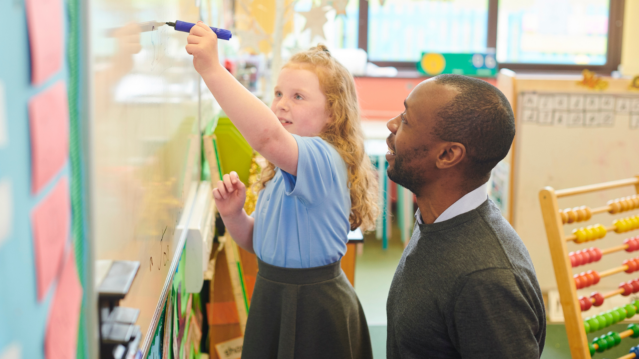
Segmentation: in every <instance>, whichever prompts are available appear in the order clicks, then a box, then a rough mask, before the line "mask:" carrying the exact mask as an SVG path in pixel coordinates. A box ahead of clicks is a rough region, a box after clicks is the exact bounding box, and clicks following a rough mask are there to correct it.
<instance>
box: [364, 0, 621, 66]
mask: <svg viewBox="0 0 639 359" xmlns="http://www.w3.org/2000/svg"><path fill="white" fill-rule="evenodd" d="M624 7H625V0H610V11H609V14H608V43H607V49H606V63H605V64H604V65H562V64H535V63H512V62H504V63H498V69H503V68H507V69H510V70H518V71H537V72H579V71H582V70H584V69H588V70H590V71H594V72H600V73H608V74H609V73H611V72H612V71H616V70H617V69H618V68H619V64H621V46H622V40H623V22H624ZM498 14H499V0H488V31H487V39H486V47H487V48H496V46H497V17H498ZM357 46H358V47H359V48H360V49H363V50H364V51H368V0H359V24H358V35H357ZM372 63H374V64H375V65H377V66H393V67H396V68H397V69H398V70H416V68H415V62H410V61H372Z"/></svg>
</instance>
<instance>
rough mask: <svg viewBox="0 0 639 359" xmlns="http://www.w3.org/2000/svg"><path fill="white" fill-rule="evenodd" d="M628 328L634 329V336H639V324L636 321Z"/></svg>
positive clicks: (632, 335)
mask: <svg viewBox="0 0 639 359" xmlns="http://www.w3.org/2000/svg"><path fill="white" fill-rule="evenodd" d="M628 329H630V330H632V334H631V335H630V336H631V337H632V338H639V325H637V324H634V323H633V324H630V325H628ZM638 358H639V357H638Z"/></svg>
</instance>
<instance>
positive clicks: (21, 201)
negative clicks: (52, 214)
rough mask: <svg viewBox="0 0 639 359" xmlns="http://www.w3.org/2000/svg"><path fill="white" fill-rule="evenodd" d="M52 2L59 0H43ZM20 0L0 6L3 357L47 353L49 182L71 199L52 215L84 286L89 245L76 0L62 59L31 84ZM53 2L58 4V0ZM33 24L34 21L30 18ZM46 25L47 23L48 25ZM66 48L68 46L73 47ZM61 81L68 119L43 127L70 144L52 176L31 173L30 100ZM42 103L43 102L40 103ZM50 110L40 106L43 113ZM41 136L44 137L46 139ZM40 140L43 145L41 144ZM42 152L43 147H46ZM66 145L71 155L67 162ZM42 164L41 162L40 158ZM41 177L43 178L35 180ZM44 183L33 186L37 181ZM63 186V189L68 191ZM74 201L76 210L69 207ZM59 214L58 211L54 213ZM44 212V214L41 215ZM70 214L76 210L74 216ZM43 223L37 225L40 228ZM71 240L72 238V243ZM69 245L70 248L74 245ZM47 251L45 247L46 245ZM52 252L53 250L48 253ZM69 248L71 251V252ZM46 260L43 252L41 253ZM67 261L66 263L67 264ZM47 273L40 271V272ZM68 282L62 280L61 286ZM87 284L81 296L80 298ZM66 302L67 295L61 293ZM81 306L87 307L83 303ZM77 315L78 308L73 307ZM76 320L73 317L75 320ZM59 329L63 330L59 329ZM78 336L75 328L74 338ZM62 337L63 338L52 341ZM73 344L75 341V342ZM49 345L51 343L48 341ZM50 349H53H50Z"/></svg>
mask: <svg viewBox="0 0 639 359" xmlns="http://www.w3.org/2000/svg"><path fill="white" fill-rule="evenodd" d="M45 3H47V2H45ZM48 3H49V4H51V3H54V4H56V2H48ZM26 5H27V4H26V3H25V1H24V0H3V1H0V14H2V15H3V28H4V31H2V32H0V53H1V56H0V216H1V217H2V219H0V358H3V359H4V358H12V359H13V358H29V359H32V358H33V359H38V358H44V357H45V350H46V349H45V348H46V347H47V345H46V344H45V342H46V336H47V325H48V324H49V323H50V322H51V321H52V320H53V319H52V317H53V316H52V315H51V313H52V307H53V303H54V302H55V299H58V302H61V297H60V296H59V294H58V297H57V298H56V293H59V292H58V291H57V289H58V287H59V285H60V284H61V282H62V281H61V280H60V278H61V277H62V275H61V273H63V267H62V265H63V264H64V260H62V261H61V262H60V264H59V265H58V266H57V267H56V269H55V270H50V271H43V270H42V268H45V267H40V268H41V271H38V270H37V266H36V262H38V259H37V258H38V256H37V255H36V249H35V245H34V243H35V239H34V238H35V236H34V229H33V228H34V218H35V217H36V213H37V209H38V208H42V206H43V203H45V201H46V200H47V199H49V200H50V199H51V198H52V197H53V196H52V194H54V191H53V190H54V189H60V188H62V189H64V190H65V191H63V192H65V193H66V194H65V201H66V203H68V204H71V203H73V205H72V206H71V205H68V206H66V209H67V210H68V213H64V214H63V215H62V216H60V217H57V218H66V219H67V220H66V222H68V223H60V222H61V221H53V223H50V224H52V225H54V226H68V228H69V230H68V232H65V233H68V236H65V237H66V238H63V245H64V247H63V248H64V249H63V258H71V262H75V264H76V266H77V269H76V273H77V274H75V273H74V276H71V277H73V278H77V279H76V281H77V280H79V283H80V284H81V285H82V286H84V282H85V278H84V271H83V266H84V263H85V258H86V249H85V246H84V245H83V243H84V238H85V237H84V234H83V220H82V205H81V204H82V181H81V176H82V172H81V168H80V166H79V165H80V163H81V158H80V155H81V152H80V151H79V146H80V144H79V133H80V131H81V129H80V128H79V123H78V111H79V109H78V107H77V105H78V103H80V102H79V99H78V94H80V93H81V88H80V87H79V84H80V81H79V77H78V75H77V74H78V73H80V70H79V66H80V64H79V57H78V56H77V54H78V52H77V49H78V47H77V46H78V41H79V39H78V36H79V35H78V33H77V31H76V30H75V25H76V24H77V21H78V17H77V16H78V13H77V12H74V11H75V10H76V9H77V3H75V0H70V3H67V2H66V1H60V2H59V6H60V9H59V10H60V13H61V14H62V29H63V32H62V35H63V36H62V38H63V42H62V46H63V48H62V54H61V56H62V60H61V62H62V66H61V67H58V68H56V69H55V71H54V73H53V74H52V75H50V76H46V79H45V80H44V81H42V82H41V83H38V84H36V85H34V84H32V72H31V62H32V52H31V49H30V39H29V27H28V23H27V10H26ZM56 6H57V4H56ZM32 25H33V24H32ZM45 31H46V29H45ZM68 50H72V51H71V52H70V54H69V53H68ZM70 64H71V68H72V70H71V71H70V70H69V68H70ZM61 83H62V84H63V85H64V90H65V91H63V92H61V93H63V94H65V95H68V99H69V101H68V105H69V106H68V113H69V124H68V127H67V128H64V129H62V130H60V129H58V128H55V131H51V133H50V134H49V131H44V133H41V134H42V135H43V136H44V137H43V138H45V140H48V139H47V137H48V136H59V135H60V134H65V133H66V135H67V136H70V138H69V140H68V141H69V144H68V150H67V151H68V152H66V151H65V152H64V153H63V155H64V158H63V161H62V162H61V163H60V166H54V167H52V168H53V169H52V171H50V172H51V175H50V176H45V177H41V176H40V174H41V172H38V173H37V174H36V173H34V170H33V166H32V160H33V158H34V153H33V147H32V146H33V143H32V136H33V134H32V132H33V128H32V127H31V125H30V117H29V116H30V115H33V113H32V112H30V110H29V103H30V101H33V100H34V98H38V96H41V95H43V94H45V93H49V92H51V91H52V90H53V89H54V88H55V86H58V85H61ZM43 108H44V110H47V109H46V106H45V107H43ZM47 115H48V114H47V113H46V111H45V116H44V117H46V116H47ZM44 142H46V141H44ZM40 148H42V147H40ZM45 152H46V151H45ZM68 153H73V155H72V156H71V158H73V161H74V163H75V165H74V166H72V165H71V162H70V160H69V156H68ZM45 165H46V163H45ZM34 178H44V179H45V180H44V181H40V180H34ZM36 182H37V183H42V185H41V186H36V184H37V183H36ZM66 190H68V192H66ZM72 209H73V213H72ZM58 215H59V213H58ZM45 217H46V216H45ZM72 217H73V218H75V219H74V220H73V221H72ZM44 228H46V227H41V229H44ZM72 243H73V244H74V245H72ZM73 250H74V251H73ZM43 252H44V253H43ZM40 253H41V254H44V256H40V263H41V262H42V261H43V259H42V258H46V257H47V256H50V255H51V253H50V252H46V251H41V252H40ZM51 256H52V255H51ZM69 256H70V257H69ZM45 261H46V260H45ZM65 268H66V267H65ZM43 274H44V276H43ZM46 276H49V277H51V283H50V285H49V286H42V285H41V286H40V288H44V289H40V291H39V289H38V288H39V286H38V283H39V281H40V282H42V281H43V277H46ZM65 288H66V287H65ZM86 292H87V291H86V290H83V293H84V294H83V296H82V297H81V300H82V303H85V300H84V298H85V297H86ZM62 302H66V303H68V301H62ZM83 312H84V309H83ZM77 316H78V317H80V314H77ZM80 318H81V319H79V321H80V324H79V329H78V330H77V332H76V333H81V334H80V340H78V341H77V343H78V344H77V351H76V352H77V357H78V358H83V357H88V354H87V351H86V348H85V344H86V341H85V338H84V326H85V324H84V320H85V316H84V315H82V316H81V317H80ZM76 324H77V323H76ZM56 332H57V335H60V334H61V333H63V332H64V330H57V331H56ZM72 341H73V343H76V338H75V335H74V337H73V338H72ZM56 342H60V341H56ZM73 345H75V344H73ZM50 350H51V348H50ZM49 357H52V355H49Z"/></svg>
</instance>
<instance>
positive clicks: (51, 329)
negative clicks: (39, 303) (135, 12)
mask: <svg viewBox="0 0 639 359" xmlns="http://www.w3.org/2000/svg"><path fill="white" fill-rule="evenodd" d="M73 253H74V252H73V246H71V250H70V251H69V255H67V257H66V259H65V261H64V267H63V268H62V273H61V274H60V280H59V281H58V287H57V288H56V291H55V296H54V297H53V303H52V304H51V309H50V311H49V320H48V322H47V331H46V334H45V338H44V355H45V358H46V359H66V358H75V357H76V356H75V354H76V353H75V351H76V346H77V338H78V326H79V320H80V309H81V306H82V285H81V284H80V281H79V279H78V271H77V270H76V266H75V258H74V256H73Z"/></svg>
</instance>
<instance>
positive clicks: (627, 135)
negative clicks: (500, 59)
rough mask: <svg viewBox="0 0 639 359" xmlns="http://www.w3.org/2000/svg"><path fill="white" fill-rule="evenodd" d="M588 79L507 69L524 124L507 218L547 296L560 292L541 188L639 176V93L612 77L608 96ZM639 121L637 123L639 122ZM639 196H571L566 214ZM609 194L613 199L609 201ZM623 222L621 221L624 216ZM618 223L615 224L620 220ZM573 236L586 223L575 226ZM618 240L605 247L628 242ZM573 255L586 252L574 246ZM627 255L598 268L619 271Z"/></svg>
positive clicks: (513, 158) (610, 282)
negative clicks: (585, 84)
mask: <svg viewBox="0 0 639 359" xmlns="http://www.w3.org/2000/svg"><path fill="white" fill-rule="evenodd" d="M581 78H582V77H581V76H580V75H574V76H567V75H561V76H559V75H555V76H550V75H546V76H543V75H525V74H517V73H514V72H512V71H508V70H502V71H501V72H500V73H499V74H498V87H499V89H500V90H501V91H502V92H503V93H504V94H505V95H506V97H507V98H508V100H509V101H510V103H511V105H512V107H513V111H514V113H515V118H516V130H517V134H516V137H515V141H514V145H513V147H512V148H511V151H510V153H509V155H508V158H507V159H506V160H507V161H508V162H509V163H510V174H509V179H508V184H507V185H508V188H509V189H508V207H509V212H510V216H509V217H507V218H508V219H509V220H510V223H511V224H512V225H513V228H514V229H515V230H516V231H517V233H518V234H519V236H520V237H521V238H522V240H523V242H524V244H525V245H526V247H527V249H528V252H529V253H530V256H531V259H532V261H533V265H534V266H535V271H536V273H537V278H538V280H539V284H540V286H541V289H542V291H550V290H554V289H556V288H557V286H556V280H555V274H554V270H553V266H552V261H551V256H550V250H549V249H548V246H547V241H546V234H545V231H544V224H543V219H542V215H541V208H540V205H539V199H538V194H539V190H540V189H541V188H544V187H545V186H551V187H553V188H558V189H560V188H572V187H578V186H582V185H587V184H591V183H602V182H607V181H612V180H616V179H619V178H630V177H634V176H635V175H638V174H639V161H637V153H639V141H637V139H638V138H639V128H637V126H636V121H635V120H633V119H634V118H636V116H637V115H638V114H639V93H637V92H634V91H630V90H629V89H628V84H629V81H630V80H629V79H612V78H605V80H606V81H608V83H609V86H608V88H607V89H606V90H605V91H599V90H590V89H587V88H584V87H582V86H579V85H577V82H579V81H580V80H581ZM633 121H635V122H633ZM631 194H633V193H630V192H628V191H627V190H626V191H625V190H623V189H612V190H610V191H608V192H607V193H605V194H600V193H589V194H583V195H578V196H573V197H569V198H566V199H564V200H563V202H561V205H562V206H565V207H562V209H563V208H572V207H575V206H580V205H582V204H584V203H591V204H593V205H594V204H597V203H602V204H605V203H606V202H607V201H608V200H609V199H610V198H621V197H624V196H628V195H631ZM604 195H605V196H604ZM619 218H621V217H619ZM614 219H616V218H611V220H614ZM565 227H566V228H564V230H565V231H566V233H570V232H571V231H572V230H573V229H575V228H577V227H579V225H578V224H567V225H566V226H565ZM624 238H625V237H623V234H613V235H609V236H607V237H606V238H604V239H602V240H601V243H600V244H599V245H600V246H601V247H602V248H607V247H612V246H614V243H617V242H619V240H622V241H623V239H624ZM572 246H573V244H569V251H573V250H577V249H579V248H576V247H575V248H572ZM619 256H621V254H619V255H616V254H613V255H610V256H606V257H604V258H602V260H601V261H600V262H597V263H595V264H594V265H593V267H592V268H591V269H593V270H601V271H602V270H605V269H606V268H611V267H614V266H615V264H616V263H618V262H619V261H620V260H621V257H619ZM618 284H619V281H617V280H616V279H615V278H610V277H607V278H602V280H601V285H602V287H609V288H616V287H617V285H618Z"/></svg>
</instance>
